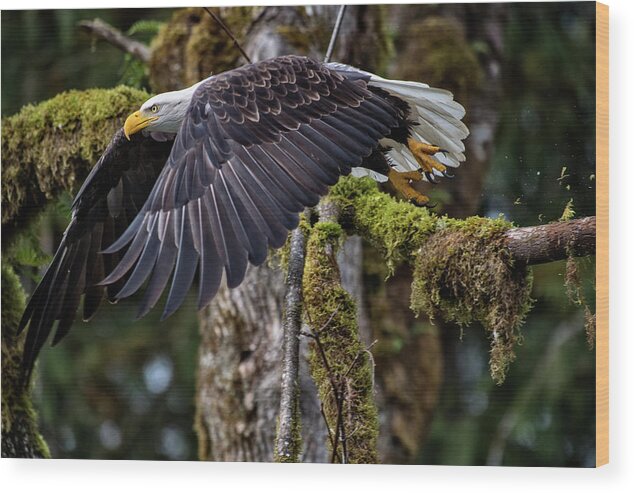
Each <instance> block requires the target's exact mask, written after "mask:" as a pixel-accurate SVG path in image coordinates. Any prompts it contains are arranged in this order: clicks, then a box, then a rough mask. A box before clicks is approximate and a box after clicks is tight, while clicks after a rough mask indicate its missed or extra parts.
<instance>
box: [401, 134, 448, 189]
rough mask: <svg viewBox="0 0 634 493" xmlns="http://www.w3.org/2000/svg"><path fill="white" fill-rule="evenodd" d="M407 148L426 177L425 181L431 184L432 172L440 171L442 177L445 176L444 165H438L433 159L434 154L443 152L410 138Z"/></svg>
mask: <svg viewBox="0 0 634 493" xmlns="http://www.w3.org/2000/svg"><path fill="white" fill-rule="evenodd" d="M407 147H408V148H409V150H410V151H412V154H413V155H414V157H415V158H416V161H417V162H418V164H420V167H421V168H422V171H423V173H425V174H426V175H427V179H429V181H432V182H433V178H432V177H433V175H434V170H438V171H440V172H441V173H442V174H443V175H445V176H447V167H446V166H445V165H444V164H441V163H439V162H438V161H437V160H436V159H434V157H433V156H434V154H436V153H438V152H443V150H442V149H441V148H440V147H438V146H434V145H430V144H424V143H422V142H418V141H416V140H414V139H412V138H411V137H410V138H408V139H407Z"/></svg>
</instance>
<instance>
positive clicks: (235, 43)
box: [203, 7, 253, 63]
mask: <svg viewBox="0 0 634 493" xmlns="http://www.w3.org/2000/svg"><path fill="white" fill-rule="evenodd" d="M203 9H205V10H206V11H207V13H208V14H209V15H210V16H211V17H213V19H214V20H215V21H216V22H217V23H218V25H219V26H220V27H221V28H222V29H223V30H224V32H226V33H227V36H229V37H230V38H231V40H232V41H233V45H234V46H235V47H236V48H238V50H240V53H242V56H243V57H244V59H245V60H246V61H247V62H249V63H253V62H252V61H251V59H250V58H249V55H247V54H246V52H245V51H244V50H243V49H242V46H240V43H238V40H237V39H236V37H235V36H234V35H233V33H232V32H231V30H230V29H229V28H228V27H227V25H226V24H225V23H224V22H223V20H222V19H221V18H220V16H219V15H218V14H216V13H215V12H212V11H211V10H209V9H208V8H207V7H203Z"/></svg>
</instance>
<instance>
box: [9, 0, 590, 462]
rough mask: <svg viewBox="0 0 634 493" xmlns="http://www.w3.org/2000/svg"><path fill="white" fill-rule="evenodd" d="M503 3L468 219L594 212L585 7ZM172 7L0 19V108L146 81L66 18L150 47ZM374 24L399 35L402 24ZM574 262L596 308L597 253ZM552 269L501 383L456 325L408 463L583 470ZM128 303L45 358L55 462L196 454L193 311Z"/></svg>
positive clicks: (39, 396) (42, 391)
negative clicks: (164, 313)
mask: <svg viewBox="0 0 634 493" xmlns="http://www.w3.org/2000/svg"><path fill="white" fill-rule="evenodd" d="M508 9H509V12H508V21H507V22H506V24H505V29H504V32H503V33H502V34H503V36H504V51H505V52H504V54H503V64H502V66H501V67H500V70H501V71H502V73H503V76H502V80H503V82H502V86H503V87H502V89H503V91H502V98H501V100H500V102H499V108H498V110H499V112H500V115H499V116H500V121H499V125H498V130H497V134H496V140H495V151H494V155H493V159H492V165H491V167H490V170H489V172H488V175H487V177H486V184H485V187H484V190H483V192H482V201H481V205H480V214H482V215H488V216H497V215H498V214H500V213H501V214H504V215H505V216H506V217H507V218H508V219H510V220H512V221H514V222H515V223H516V224H518V225H520V226H523V225H533V224H539V223H541V222H549V221H553V220H556V219H558V218H559V217H560V216H561V214H562V212H563V210H564V207H565V206H566V204H567V203H568V202H569V201H570V200H571V199H572V204H573V208H574V210H575V211H576V213H577V214H578V215H579V216H587V215H593V214H594V197H595V185H594V183H595V182H594V166H595V164H594V155H595V148H594V129H595V99H594V98H595V80H594V77H595V74H594V56H595V51H594V49H595V45H594V3H592V2H587V3H561V4H557V3H556V4H530V5H529V4H525V5H522V4H509V6H508ZM172 12H173V10H171V9H126V10H50V11H44V10H42V11H4V12H2V116H8V115H11V114H13V113H15V112H17V111H18V110H19V109H20V108H21V107H22V106H23V105H25V104H27V103H37V102H39V101H42V100H45V99H48V98H50V97H52V96H54V95H55V94H57V93H59V92H60V91H63V90H66V89H71V88H76V89H84V88H89V87H111V86H113V85H116V84H119V83H126V84H130V85H137V86H142V87H144V86H145V84H146V81H145V79H144V73H143V69H142V67H140V66H139V65H138V64H137V63H136V62H134V61H132V60H131V59H130V58H129V57H128V56H126V55H124V54H122V53H121V52H120V51H119V50H117V49H115V48H113V47H110V46H109V45H107V44H106V43H98V44H96V43H94V42H93V41H92V40H91V38H90V37H89V36H87V35H85V34H83V33H82V32H81V31H80V30H79V29H78V28H77V27H76V24H77V22H78V21H80V20H86V19H92V18H95V17H99V18H101V19H103V20H105V21H106V22H109V23H111V24H112V25H114V26H116V27H117V28H119V29H121V30H122V31H124V32H128V33H131V34H132V35H133V36H134V37H135V38H136V39H139V40H142V41H145V42H148V41H149V40H150V39H151V38H152V36H153V34H155V32H156V28H157V27H158V25H159V23H160V22H162V21H165V20H167V19H168V18H169V17H170V15H171V13H172ZM139 21H151V22H142V23H139ZM386 22H387V24H388V26H387V32H389V33H391V35H392V36H394V37H395V38H396V37H397V36H398V33H399V26H398V25H396V24H395V23H394V20H393V19H386ZM386 75H389V74H386ZM467 165H468V163H467ZM70 200H71V198H70V197H69V196H66V197H63V198H62V199H61V200H60V202H59V203H57V204H53V205H52V206H51V207H50V208H49V210H48V211H47V212H46V213H45V214H44V216H43V218H42V220H41V221H40V223H39V225H38V228H37V236H38V237H39V238H41V245H42V250H43V251H44V252H46V253H48V254H50V253H51V251H52V249H53V247H54V245H56V244H57V242H58V241H59V238H60V236H61V233H62V231H63V229H64V227H65V224H66V222H67V217H68V212H69V204H70ZM25 248H27V247H25ZM39 257H40V255H39V252H32V255H26V254H25V256H24V263H23V265H21V266H19V269H18V272H19V274H21V277H22V279H23V281H24V284H25V288H26V289H27V292H29V290H31V289H32V288H33V287H34V282H35V280H36V279H37V277H38V275H39V274H38V272H39V269H38V268H37V266H34V264H41V261H40V259H39ZM580 264H581V270H582V279H584V285H583V289H584V290H585V294H586V297H587V299H588V300H589V301H590V308H591V309H592V310H593V311H594V298H595V295H594V291H593V289H594V288H593V280H594V261H593V259H584V260H582V261H581V262H580ZM564 273H565V262H556V263H551V264H547V265H542V266H538V267H535V268H534V277H535V281H534V291H533V297H534V298H535V300H536V303H535V308H534V309H533V310H532V312H531V313H530V314H529V317H528V319H527V322H526V324H525V326H524V327H523V333H524V334H525V339H524V344H523V345H522V346H520V347H519V348H517V361H516V362H515V363H514V364H513V365H512V366H511V370H510V373H509V376H508V378H507V381H506V383H505V384H504V385H502V386H500V387H498V386H496V385H494V383H493V382H492V381H491V378H490V376H489V373H488V350H489V343H488V341H487V340H486V339H485V337H484V336H483V333H482V331H481V330H465V331H464V334H463V337H462V341H461V342H459V343H458V351H459V355H460V357H459V358H458V359H457V360H456V362H455V363H456V364H453V365H448V364H447V365H445V377H444V378H445V383H444V385H443V387H442V389H441V397H440V403H439V405H438V408H437V410H436V413H435V417H434V420H433V424H432V427H431V431H430V434H429V436H428V438H427V440H426V442H425V443H424V444H421V445H422V446H421V451H420V457H419V459H420V460H419V462H420V463H427V464H485V463H495V461H496V459H500V462H501V463H502V464H505V465H518V466H521V465H529V466H582V467H590V466H593V465H594V431H595V425H594V423H595V414H594V400H595V359H594V358H595V354H594V352H593V351H592V350H589V349H588V345H587V344H586V341H585V336H584V334H583V311H582V309H581V308H580V307H579V306H577V305H575V304H572V303H571V302H570V301H569V300H568V297H567V294H566V288H565V286H564V282H563V278H564ZM188 306H193V304H192V305H188ZM134 307H135V303H134V300H133V301H132V302H126V303H121V304H119V305H118V306H116V307H110V306H108V307H104V308H102V309H101V310H100V311H99V312H98V314H97V316H96V317H95V319H93V320H92V321H91V323H90V324H83V323H81V322H80V323H77V324H76V327H75V328H74V330H73V331H72V335H71V336H69V337H68V338H67V339H66V340H65V341H64V342H63V343H62V344H61V345H60V346H59V347H57V348H55V349H54V350H46V349H45V350H44V351H43V352H42V355H41V357H40V363H39V371H38V375H39V376H38V382H37V384H36V388H35V404H36V408H37V409H38V412H39V417H40V421H41V427H42V431H43V434H44V436H45V438H46V440H47V442H48V444H49V446H50V448H51V452H52V456H53V457H58V458H62V457H67V458H112V459H123V458H135V459H190V460H194V459H196V449H197V444H196V436H195V433H194V431H193V428H192V425H193V416H194V411H195V409H194V399H195V368H196V362H197V356H198V355H197V344H198V332H197V321H196V313H195V310H193V309H192V310H188V309H181V310H179V311H178V312H177V314H176V315H175V316H173V317H172V318H171V319H170V321H169V323H159V322H158V317H159V314H158V312H152V313H151V314H150V315H149V316H147V317H146V318H144V319H142V320H141V321H138V322H135V323H134V324H132V323H131V322H132V320H133V319H134V312H133V310H134ZM447 337H450V338H452V339H454V340H456V339H458V337H459V334H457V333H452V334H450V335H449V336H443V340H446V339H447Z"/></svg>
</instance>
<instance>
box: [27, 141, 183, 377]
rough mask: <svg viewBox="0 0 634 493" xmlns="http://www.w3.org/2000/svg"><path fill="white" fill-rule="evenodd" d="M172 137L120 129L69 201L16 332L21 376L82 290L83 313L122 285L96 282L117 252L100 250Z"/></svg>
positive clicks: (121, 224)
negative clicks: (21, 340) (20, 340)
mask: <svg viewBox="0 0 634 493" xmlns="http://www.w3.org/2000/svg"><path fill="white" fill-rule="evenodd" d="M172 144H173V141H168V142H156V141H154V139H152V138H151V137H144V136H142V135H140V134H139V135H135V136H133V139H132V140H131V141H128V140H127V139H126V138H125V136H124V135H123V130H119V131H118V132H117V133H116V134H115V135H114V137H113V139H112V141H111V142H110V144H109V145H108V147H107V148H106V150H105V152H104V153H103V155H102V156H101V158H100V159H99V161H97V164H96V165H95V166H94V167H93V169H92V170H91V172H90V174H89V175H88V177H87V178H86V181H85V182H84V184H83V185H82V187H81V189H80V190H79V192H78V193H77V195H76V197H75V200H74V201H73V204H72V218H71V221H70V224H69V225H68V227H67V228H66V231H65V232H64V236H63V237H62V241H61V242H60V244H59V247H58V248H57V251H56V252H55V256H54V257H53V261H52V262H51V264H50V265H49V267H48V269H47V270H46V272H45V274H44V276H43V277H42V280H41V281H40V283H39V284H38V286H37V287H36V288H35V291H34V292H33V294H32V296H31V299H30V300H29V303H28V304H27V306H26V309H25V311H24V314H23V315H22V320H21V321H20V325H19V331H20V332H21V331H22V330H24V328H25V327H27V326H28V333H27V336H26V341H25V346H24V356H23V359H22V372H23V373H22V374H23V381H24V382H25V383H26V382H28V378H29V376H30V373H31V371H32V369H33V365H34V362H35V358H36V357H37V354H38V353H39V351H40V349H41V348H42V346H43V344H44V342H45V341H46V339H47V338H48V337H49V335H50V333H51V332H52V330H53V327H54V325H55V323H56V322H59V323H58V325H57V329H56V331H55V336H54V338H53V345H55V344H57V343H58V342H59V341H60V340H61V339H62V338H63V337H64V336H65V335H66V333H67V332H68V330H69V329H70V327H71V325H72V323H73V321H74V320H75V316H76V314H77V310H78V308H79V305H80V302H81V297H82V295H84V302H83V318H84V320H87V319H89V318H90V317H92V315H93V314H94V313H95V311H96V310H97V308H98V307H99V304H100V302H101V300H102V299H103V297H104V294H106V293H107V295H108V298H109V299H110V300H114V299H115V297H114V295H115V294H116V292H117V291H118V289H117V288H120V286H118V287H117V286H116V285H113V286H109V287H108V288H107V289H106V288H104V287H103V286H101V285H99V284H98V283H99V282H100V281H102V280H103V278H104V276H105V275H106V273H109V272H110V271H112V269H113V268H114V266H115V265H116V264H117V263H118V261H119V260H120V257H121V256H120V254H119V253H115V254H113V255H104V254H102V253H101V252H102V250H103V249H105V247H107V246H109V245H111V244H112V242H113V241H114V240H115V239H116V238H118V237H119V236H120V235H121V234H122V233H123V232H124V231H125V230H126V228H127V227H128V226H129V224H130V223H131V222H132V220H133V219H134V218H135V217H136V215H137V214H138V212H139V211H140V210H141V208H142V206H143V204H144V203H145V201H146V199H147V197H148V195H149V193H150V191H151V190H152V186H153V185H154V183H155V181H156V179H157V177H158V175H159V173H160V171H161V169H162V168H163V166H164V165H165V162H166V161H167V158H168V156H169V153H170V150H171V148H172Z"/></svg>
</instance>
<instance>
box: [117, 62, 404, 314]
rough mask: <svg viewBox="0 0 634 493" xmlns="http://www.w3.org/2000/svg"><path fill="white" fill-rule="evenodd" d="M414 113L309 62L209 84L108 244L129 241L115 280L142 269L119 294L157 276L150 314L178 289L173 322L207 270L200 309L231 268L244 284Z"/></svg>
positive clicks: (148, 302) (264, 67)
mask: <svg viewBox="0 0 634 493" xmlns="http://www.w3.org/2000/svg"><path fill="white" fill-rule="evenodd" d="M403 117H404V115H403V114H400V113H399V110H398V109H397V108H394V107H393V105H391V104H389V103H387V102H386V101H384V100H383V99H381V98H380V97H379V96H377V95H375V94H373V93H372V92H371V91H369V90H368V89H367V80H364V79H360V78H357V80H353V79H348V78H347V77H346V76H345V75H344V74H340V73H337V72H336V71H333V70H330V69H328V68H327V67H326V66H324V65H323V64H321V63H319V62H316V61H313V60H311V59H308V58H304V57H297V56H285V57H278V58H274V59H271V60H267V61H263V62H259V63H256V64H252V65H247V66H244V67H241V68H238V69H235V70H231V71H229V72H225V73H223V74H220V75H218V76H216V77H212V78H211V79H209V80H207V81H206V82H204V83H203V84H201V85H200V86H199V87H198V88H197V89H196V92H195V93H194V96H193V98H192V102H191V105H190V107H189V109H188V114H187V116H186V118H185V120H184V121H183V123H182V126H181V128H180V130H179V133H178V136H177V138H176V140H175V143H174V148H173V149H172V153H171V155H170V157H169V160H168V164H167V165H166V167H165V169H164V170H163V172H162V173H161V176H160V177H159V178H158V180H157V183H156V185H155V187H154V189H153V190H152V192H151V194H150V196H149V198H148V201H147V202H146V204H145V206H144V207H143V210H142V211H141V213H140V214H139V215H138V216H137V218H136V219H135V220H134V222H133V223H132V224H131V226H130V227H129V228H128V230H127V231H126V232H125V233H124V235H123V236H122V237H121V238H120V240H119V241H117V242H116V243H115V244H114V245H113V246H112V248H110V249H109V250H108V251H117V250H118V249H120V248H122V247H124V246H125V245H128V244H129V248H128V250H127V252H126V254H125V255H124V257H123V259H122V261H121V262H120V264H119V265H118V266H117V267H116V268H115V270H114V271H113V273H112V274H111V275H110V276H109V277H108V278H107V279H106V280H105V281H104V282H105V283H111V282H115V281H118V280H120V279H121V277H122V276H124V275H126V274H128V273H129V272H131V274H130V277H129V279H128V281H127V282H126V284H125V286H124V287H123V289H122V290H121V291H120V292H119V293H118V294H117V298H124V297H127V296H130V295H131V294H133V293H134V292H136V291H137V290H139V289H140V288H141V286H142V285H143V284H144V283H145V282H146V280H147V279H148V278H149V279H150V280H149V282H148V284H147V287H146V290H145V293H144V298H143V300H142V303H141V306H140V309H139V316H142V315H144V314H145V313H147V312H148V311H149V310H150V309H151V308H152V306H154V304H155V303H156V301H157V300H158V298H159V297H160V295H161V293H162V292H163V290H164V288H165V287H166V285H167V283H168V281H169V278H170V275H171V274H172V271H174V275H173V277H172V283H171V288H170V291H169V296H168V299H167V302H166V305H165V309H164V312H163V317H166V316H168V315H169V314H171V313H172V312H173V311H174V310H176V308H178V306H179V305H180V304H181V303H182V301H183V299H184V297H185V295H186V293H187V291H188V289H189V287H190V285H191V284H192V281H193V279H194V276H195V274H196V271H197V270H198V272H199V292H198V305H199V307H203V306H205V305H206V304H207V303H208V302H209V301H210V300H211V299H212V298H213V296H214V295H215V294H216V292H217V290H218V287H219V285H220V281H221V278H222V273H223V271H224V273H225V275H226V280H227V285H228V286H229V287H235V286H237V285H238V284H240V282H241V281H242V279H243V278H244V274H245V270H246V268H247V263H248V262H250V263H252V264H254V265H259V264H261V263H262V262H264V260H265V259H266V256H267V251H268V248H269V247H274V248H277V247H280V246H282V245H283V244H284V241H285V239H286V237H287V234H288V231H289V230H291V229H293V228H295V227H296V226H297V224H298V218H299V213H300V212H301V211H302V210H303V209H304V208H305V207H310V206H313V205H315V204H317V202H318V201H319V198H320V197H321V196H322V195H324V194H325V193H326V192H327V190H328V186H330V185H333V184H335V183H336V182H337V180H338V178H339V176H340V175H345V174H348V173H350V169H351V167H353V166H359V165H360V164H361V162H362V160H363V158H364V157H366V156H368V155H369V154H370V153H371V152H372V150H373V149H374V148H376V146H377V145H378V140H379V139H380V138H382V137H383V136H385V135H388V134H389V133H390V131H391V129H392V128H394V127H396V126H397V125H398V121H399V119H401V120H402V118H403Z"/></svg>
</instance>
